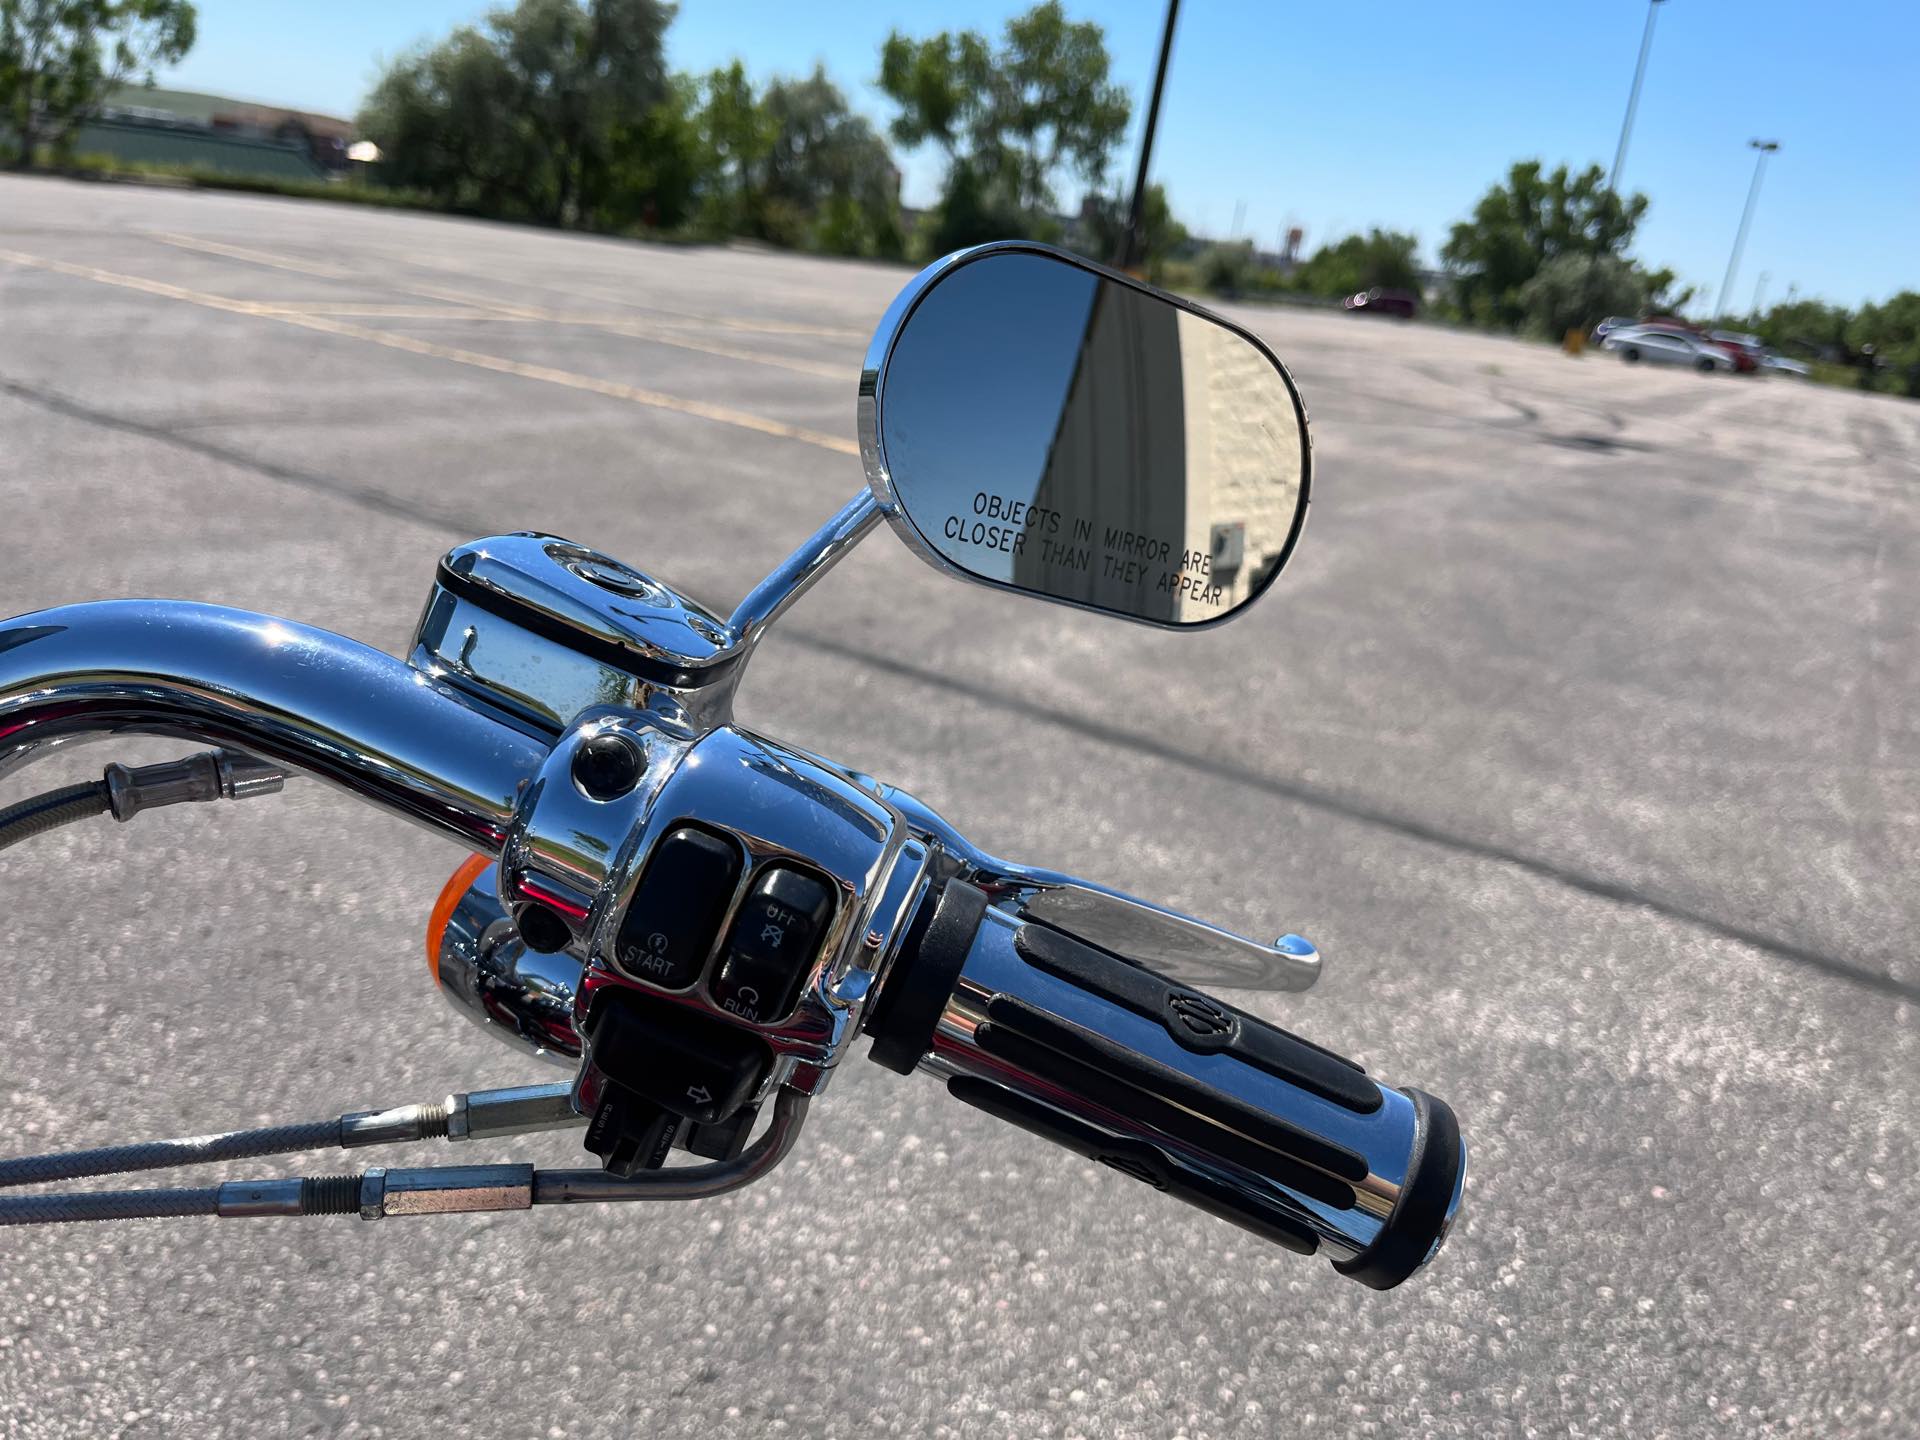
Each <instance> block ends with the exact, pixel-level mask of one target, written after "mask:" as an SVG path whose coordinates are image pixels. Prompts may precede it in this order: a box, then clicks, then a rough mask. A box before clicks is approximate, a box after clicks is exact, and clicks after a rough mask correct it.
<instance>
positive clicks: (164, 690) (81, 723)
mask: <svg viewBox="0 0 1920 1440" xmlns="http://www.w3.org/2000/svg"><path fill="white" fill-rule="evenodd" d="M127 733H131V734H144V735H165V736H177V737H180V738H183V739H189V740H195V741H202V742H207V741H210V742H212V743H215V744H219V745H226V746H232V747H234V748H236V749H239V750H243V751H245V752H247V753H248V754H251V755H257V756H259V757H261V758H262V759H265V760H270V761H273V762H275V763H277V764H280V765H284V766H287V767H290V768H292V769H295V770H299V771H302V772H304V773H306V774H308V775H312V776H314V777H316V778H318V779H321V780H326V781H329V782H331V783H333V784H335V785H338V786H340V787H342V788H343V789H346V790H348V791H351V792H352V793H354V794H356V795H359V796H361V797H362V798H364V799H367V800H371V801H374V802H375V803H377V804H379V805H382V806H384V807H386V808H387V809H390V810H393V811H396V812H398V813H399V814H402V815H405V816H407V817H408V818H409V819H412V820H415V821H417V822H419V823H421V824H423V825H426V826H428V827H430V828H432V829H434V830H438V831H440V832H441V833H443V834H446V835H450V836H452V837H453V838H454V839H456V840H459V841H460V842H461V843H463V844H465V845H467V846H469V847H470V848H472V849H475V850H481V851H489V852H497V851H498V850H499V848H500V845H501V842H502V840H503V838H504V837H505V835H506V831H507V827H508V825H509V824H510V822H511V821H512V819H513V815H514V810H515V806H516V804H517V802H518V799H519V794H520V789H521V787H522V785H523V784H524V783H525V782H526V780H527V778H528V777H529V776H531V775H532V774H533V773H534V772H535V770H537V769H538V768H539V765H540V762H541V761H542V760H543V759H544V758H545V757H546V753H547V747H546V746H545V745H544V744H542V743H541V742H539V741H538V740H535V739H533V738H531V737H529V736H527V735H523V734H521V733H519V732H518V731H516V730H513V729H511V728H509V727H508V726H506V725H503V724H500V723H499V722H497V721H495V720H492V719H490V718H488V717H487V716H485V715H482V714H480V713H479V712H478V711H476V710H474V709H472V708H470V707H469V706H467V705H465V704H462V703H461V702H460V701H459V700H458V699H457V698H455V696H454V695H453V693H452V692H451V691H450V690H449V689H448V688H447V687H445V686H443V685H438V684H435V683H434V682H433V681H432V680H431V679H429V678H428V677H427V676H425V675H422V674H421V673H420V672H419V671H417V670H414V669H412V668H410V667H409V666H407V665H406V664H405V663H403V662H402V661H399V660H395V659H394V658H392V657H391V656H389V655H383V654H381V653H380V652H379V651H377V650H374V649H372V648H370V647H368V646H365V645H361V644H359V643H357V642H355V641H352V640H348V639H346V638H344V637H343V636H339V635H335V634H332V633H330V632H328V631H325V630H318V629H314V628H313V627H311V626H306V625H298V624H295V623H293V622H292V621H288V620H278V619H275V618H273V617H272V616H268V615H256V614H253V613H251V612H249V611H245V610H230V609H227V608H225V607H223V606H218V605H197V604H191V603H188V602H185V601H174V600H105V601H99V602H96V603H93V604H88V605H69V606H65V607H62V608H60V609H57V610H43V611H40V612H38V613H35V614H31V615H23V616H20V617H19V618H17V619H14V620H11V621H8V622H6V623H5V624H4V625H0V775H5V774H7V773H9V772H10V771H12V770H14V769H15V768H17V767H18V766H20V765H23V764H25V763H27V762H28V761H30V760H32V759H33V758H35V757H36V756H37V755H39V754H41V753H44V752H45V751H46V750H48V749H49V748H51V747H53V746H56V745H61V744H66V743H71V742H73V741H76V740H80V739H84V738H88V737H92V736H98V735H109V734H127Z"/></svg>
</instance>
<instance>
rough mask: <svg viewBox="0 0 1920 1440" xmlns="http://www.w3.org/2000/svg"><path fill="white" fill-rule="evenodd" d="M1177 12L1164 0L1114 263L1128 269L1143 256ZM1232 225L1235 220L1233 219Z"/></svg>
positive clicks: (1176, 3)
mask: <svg viewBox="0 0 1920 1440" xmlns="http://www.w3.org/2000/svg"><path fill="white" fill-rule="evenodd" d="M1179 15H1180V0H1167V28H1166V29H1165V30H1163V31H1161V32H1160V63H1159V64H1158V65H1157V66H1155V67H1154V71H1153V98H1152V99H1151V100H1149V101H1148V102H1147V124H1146V128H1145V130H1144V131H1143V132H1142V134H1141V136H1140V169H1139V170H1138V171H1137V172H1136V173H1135V175H1134V177H1133V204H1132V205H1131V206H1130V207H1128V210H1127V228H1126V231H1125V233H1124V234H1122V235H1121V237H1120V253H1119V254H1118V255H1116V256H1115V257H1114V262H1113V263H1114V264H1115V265H1116V266H1118V267H1119V268H1120V269H1122V270H1131V269H1132V268H1133V267H1134V266H1136V265H1138V264H1140V263H1141V262H1142V261H1143V260H1144V259H1145V258H1146V256H1145V254H1144V251H1145V249H1146V246H1145V239H1146V237H1145V236H1144V235H1143V234H1142V231H1144V230H1145V228H1146V216H1147V165H1148V163H1149V162H1150V161H1151V160H1152V159H1153V130H1154V126H1156V125H1157V124H1159V123H1160V92H1161V91H1162V90H1164V89H1166V86H1167V60H1168V58H1169V57H1170V56H1171V55H1172V54H1173V22H1174V21H1175V20H1176V19H1178V18H1179ZM1235 224H1236V227H1237V225H1238V222H1237V221H1236V222H1235Z"/></svg>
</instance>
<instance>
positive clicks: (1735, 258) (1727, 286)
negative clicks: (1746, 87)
mask: <svg viewBox="0 0 1920 1440" xmlns="http://www.w3.org/2000/svg"><path fill="white" fill-rule="evenodd" d="M1747 144H1748V146H1749V147H1750V148H1752V149H1754V150H1757V151H1759V152H1760V153H1759V154H1758V155H1757V156H1756V157H1755V158H1754V162H1753V184H1752V185H1750V186H1748V187H1747V208H1746V209H1745V210H1743V211H1741V213H1740V230H1739V232H1738V233H1737V234H1736V235H1735V236H1734V237H1733V254H1731V255H1729V256H1728V257H1727V278H1726V279H1724V280H1722V281H1721V282H1720V303H1719V304H1718V305H1717V306H1715V307H1714V314H1715V315H1724V314H1726V313H1727V297H1728V296H1730V295H1732V294H1733V276H1734V272H1735V271H1736V270H1738V269H1739V268H1740V251H1741V249H1742V248H1743V247H1744V246H1745V245H1746V243H1747V226H1749V225H1751V224H1752V223H1753V204H1754V201H1756V200H1758V199H1759V198H1760V177H1761V176H1762V175H1764V174H1765V173H1766V170H1767V156H1769V155H1771V154H1772V153H1773V152H1774V151H1776V150H1778V149H1779V148H1780V142H1779V141H1778V140H1749V141H1748V142H1747Z"/></svg>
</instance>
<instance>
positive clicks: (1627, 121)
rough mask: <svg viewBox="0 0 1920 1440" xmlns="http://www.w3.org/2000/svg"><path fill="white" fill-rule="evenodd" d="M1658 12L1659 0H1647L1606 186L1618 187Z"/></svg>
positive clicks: (1609, 187)
mask: <svg viewBox="0 0 1920 1440" xmlns="http://www.w3.org/2000/svg"><path fill="white" fill-rule="evenodd" d="M1659 13H1660V0H1647V28H1646V30H1645V32H1644V33H1643V34H1642V35H1641V36H1640V63H1639V64H1637V65H1635V66H1634V67H1633V89H1632V90H1631V91H1629V92H1628V94H1627V113H1626V117H1625V118H1624V119H1622V120H1621V122H1620V144H1619V147H1618V148H1617V149H1615V151H1614V152H1613V170H1612V171H1611V172H1610V173H1609V174H1608V176H1607V188H1608V189H1609V190H1618V189H1619V188H1620V167H1621V166H1622V165H1624V164H1625V163H1626V160H1627V137H1628V136H1630V135H1632V134H1633V112H1634V111H1636V110H1638V109H1639V108H1640V82H1641V81H1642V80H1644V79H1646V78H1647V52H1648V51H1650V50H1652V49H1653V17H1654V16H1656V15H1658V14H1659Z"/></svg>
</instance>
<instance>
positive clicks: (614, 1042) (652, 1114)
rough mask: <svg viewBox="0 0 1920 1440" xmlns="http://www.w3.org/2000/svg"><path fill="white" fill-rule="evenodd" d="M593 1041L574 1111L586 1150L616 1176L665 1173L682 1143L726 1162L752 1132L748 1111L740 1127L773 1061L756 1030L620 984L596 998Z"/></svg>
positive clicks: (589, 1034) (589, 1035) (590, 1024)
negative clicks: (583, 1126)
mask: <svg viewBox="0 0 1920 1440" xmlns="http://www.w3.org/2000/svg"><path fill="white" fill-rule="evenodd" d="M586 1039H587V1063H586V1064H585V1065H584V1066H583V1067H582V1068H581V1071H580V1078H579V1081H578V1082H577V1084H576V1087H575V1100H576V1106H575V1108H576V1109H578V1110H579V1111H580V1113H581V1114H583V1115H585V1116H586V1117H587V1134H586V1140H585V1144H586V1147H587V1149H589V1150H591V1151H592V1152H593V1153H594V1154H596V1155H598V1156H599V1157H600V1161H601V1164H602V1165H603V1166H604V1167H605V1168H606V1169H607V1170H608V1171H609V1172H611V1173H613V1174H616V1175H632V1174H633V1173H635V1172H636V1171H639V1170H652V1169H657V1168H658V1167H659V1166H660V1165H662V1164H663V1163H665V1161H666V1158H667V1155H668V1153H669V1152H670V1151H671V1150H672V1149H673V1146H674V1143H675V1141H676V1140H683V1139H684V1140H685V1141H686V1143H687V1145H688V1148H689V1149H692V1150H694V1152H695V1153H696V1154H711V1153H712V1152H714V1151H715V1150H718V1151H719V1152H721V1156H722V1157H723V1158H724V1156H725V1154H726V1152H727V1151H728V1150H729V1149H730V1148H734V1147H735V1142H736V1141H737V1140H744V1139H745V1137H746V1132H747V1130H748V1129H750V1128H751V1115H750V1114H749V1115H748V1116H747V1118H746V1123H744V1124H741V1123H736V1122H738V1121H739V1119H740V1117H741V1115H742V1112H743V1111H747V1110H748V1109H749V1102H750V1101H751V1100H752V1099H753V1097H754V1095H755V1093H756V1092H757V1091H758V1090H759V1088H760V1082H761V1081H762V1080H763V1079H765V1078H766V1074H767V1069H768V1066H769V1065H770V1064H771V1063H772V1059H773V1056H772V1052H771V1051H770V1050H769V1049H768V1048H767V1044H766V1042H765V1041H764V1040H762V1039H760V1037H759V1036H757V1035H754V1034H752V1033H751V1032H749V1031H746V1030H741V1029H738V1028H736V1027H735V1026H732V1025H728V1024H726V1023H724V1022H722V1021H718V1020H714V1019H712V1018H711V1017H709V1016H706V1015H702V1014H700V1013H699V1012H697V1011H693V1010H689V1009H687V1008H685V1007H683V1006H679V1005H675V1004H673V1003H672V1002H671V1001H667V1000H657V999H654V998H652V997H650V996H646V995H640V994H637V993H635V992H632V991H629V990H625V989H619V988H612V987H609V988H607V989H603V990H602V991H601V992H600V994H599V995H598V996H596V997H595V1000H594V1004H593V1008H592V1011H591V1012H590V1013H589V1015H588V1017H587V1027H586ZM695 1141H698V1142H699V1143H698V1144H697V1145H696V1144H695V1143H694V1142H695ZM735 1153H737V1149H736V1150H735Z"/></svg>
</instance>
